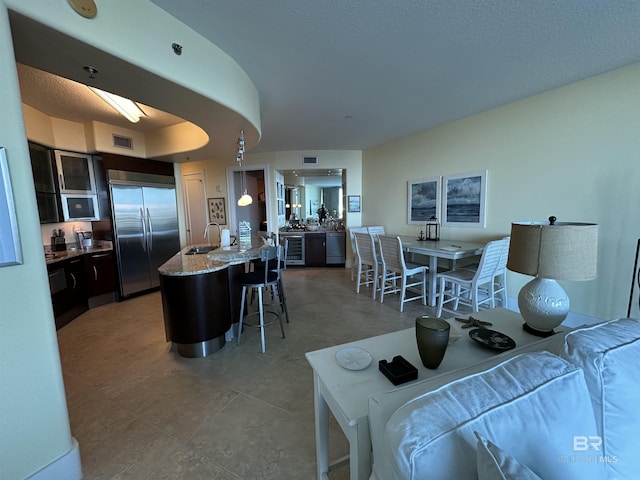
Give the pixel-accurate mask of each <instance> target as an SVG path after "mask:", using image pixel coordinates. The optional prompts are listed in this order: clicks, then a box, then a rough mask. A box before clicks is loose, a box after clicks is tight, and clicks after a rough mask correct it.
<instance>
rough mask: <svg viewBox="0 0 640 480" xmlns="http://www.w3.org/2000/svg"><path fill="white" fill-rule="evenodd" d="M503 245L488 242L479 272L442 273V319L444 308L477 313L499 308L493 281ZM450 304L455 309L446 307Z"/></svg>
mask: <svg viewBox="0 0 640 480" xmlns="http://www.w3.org/2000/svg"><path fill="white" fill-rule="evenodd" d="M503 245H504V241H503V240H494V241H492V242H489V243H487V245H486V246H485V248H484V250H483V252H482V256H481V257H480V263H479V265H478V268H477V269H476V270H470V269H467V268H459V269H453V270H449V271H446V272H442V273H438V275H437V279H438V285H439V294H438V309H437V314H436V315H437V316H438V317H440V316H442V310H443V309H445V310H447V311H450V312H453V313H457V310H458V308H459V306H460V304H462V305H466V306H468V307H470V308H471V310H472V311H473V312H478V311H479V310H480V307H481V306H482V307H484V306H487V308H493V307H495V300H494V295H493V291H494V289H493V281H494V275H495V272H496V268H497V266H498V264H499V262H500V256H501V254H502V247H503ZM448 303H453V308H445V307H444V306H445V304H448Z"/></svg>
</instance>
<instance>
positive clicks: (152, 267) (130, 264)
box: [107, 170, 180, 297]
mask: <svg viewBox="0 0 640 480" xmlns="http://www.w3.org/2000/svg"><path fill="white" fill-rule="evenodd" d="M107 178H108V181H109V189H110V193H111V212H112V221H113V233H114V239H113V240H114V250H115V252H116V257H117V263H118V275H119V280H120V295H122V296H123V297H127V296H129V295H132V294H134V293H137V292H141V291H144V290H149V289H151V288H155V287H158V286H159V285H160V279H159V274H158V267H160V265H162V264H163V263H165V262H166V261H167V260H168V259H169V258H171V257H172V256H173V255H175V254H176V253H178V251H179V250H180V238H179V231H178V211H177V206H176V190H175V180H174V178H173V177H169V176H166V175H152V174H145V173H137V172H125V171H122V170H108V171H107Z"/></svg>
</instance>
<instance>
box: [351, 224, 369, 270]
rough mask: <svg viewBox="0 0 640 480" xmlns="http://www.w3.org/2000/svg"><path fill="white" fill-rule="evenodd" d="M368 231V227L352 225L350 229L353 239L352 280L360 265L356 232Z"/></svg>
mask: <svg viewBox="0 0 640 480" xmlns="http://www.w3.org/2000/svg"><path fill="white" fill-rule="evenodd" d="M356 232H358V233H367V227H352V228H350V229H349V238H350V239H351V281H352V282H353V280H354V278H355V271H356V267H357V266H358V253H357V252H356V239H355V237H354V235H353V234H354V233H356Z"/></svg>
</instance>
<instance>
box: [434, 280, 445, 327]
mask: <svg viewBox="0 0 640 480" xmlns="http://www.w3.org/2000/svg"><path fill="white" fill-rule="evenodd" d="M443 305H444V278H440V295H438V311H437V312H436V316H437V317H438V318H439V317H442V307H443Z"/></svg>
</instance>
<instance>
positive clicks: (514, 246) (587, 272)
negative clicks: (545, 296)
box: [507, 222, 598, 280]
mask: <svg viewBox="0 0 640 480" xmlns="http://www.w3.org/2000/svg"><path fill="white" fill-rule="evenodd" d="M597 266H598V225H596V224H593V223H570V222H556V223H554V224H553V225H551V224H550V223H547V222H529V223H524V222H522V223H520V222H518V223H512V224H511V243H510V247H509V258H508V260H507V268H508V269H509V270H511V271H514V272H518V273H523V274H525V275H532V276H536V277H539V278H550V279H555V280H592V279H594V278H596V273H597Z"/></svg>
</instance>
